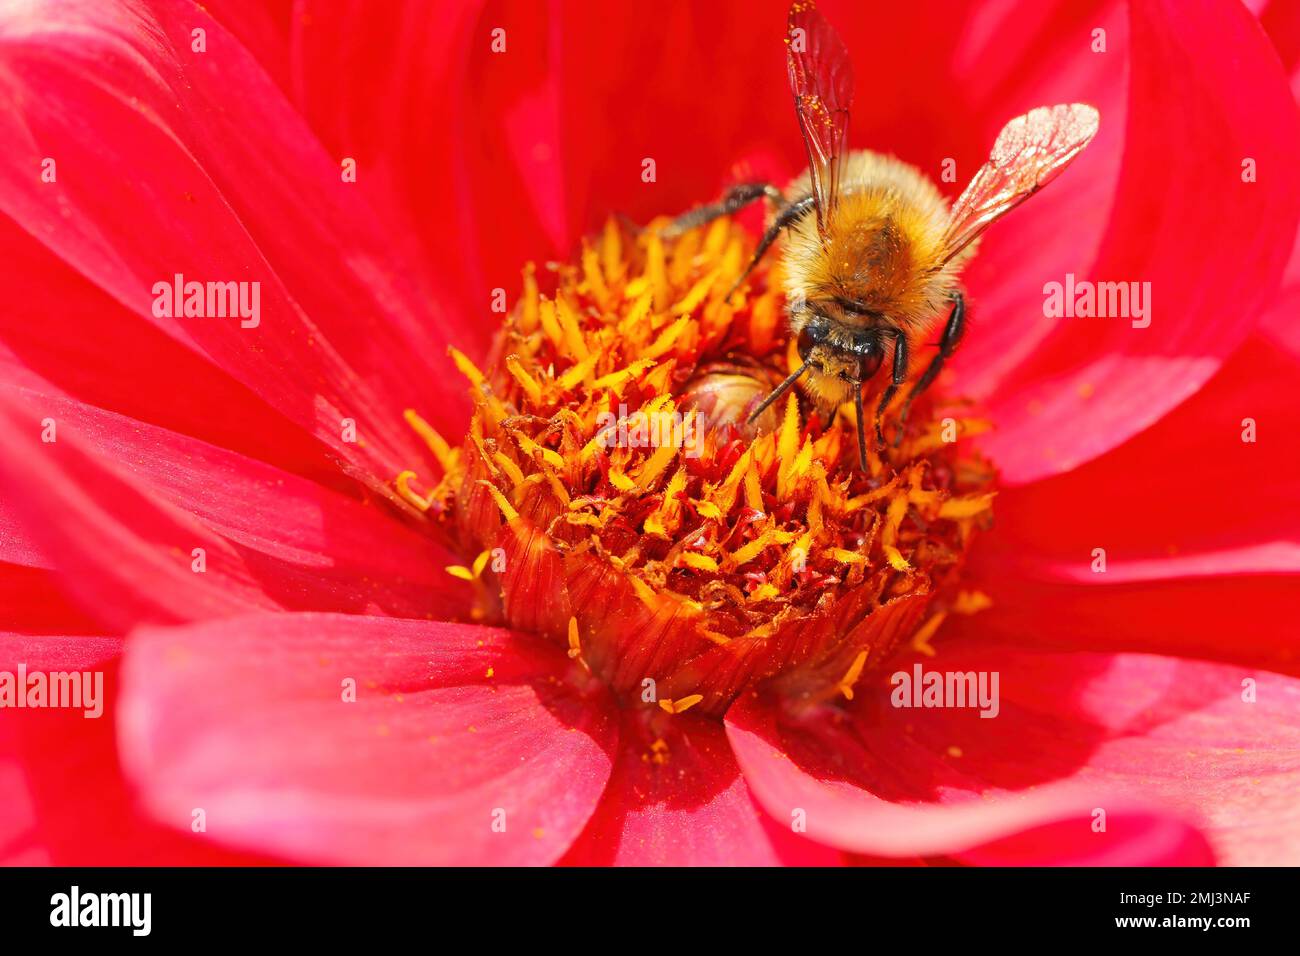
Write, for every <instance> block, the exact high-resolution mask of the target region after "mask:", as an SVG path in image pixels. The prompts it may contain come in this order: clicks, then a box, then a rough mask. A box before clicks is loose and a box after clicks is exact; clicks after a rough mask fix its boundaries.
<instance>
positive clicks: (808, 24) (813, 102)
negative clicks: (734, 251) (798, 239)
mask: <svg viewBox="0 0 1300 956" xmlns="http://www.w3.org/2000/svg"><path fill="white" fill-rule="evenodd" d="M785 43H786V63H787V66H788V68H789V72H790V92H792V93H793V94H794V108H795V113H796V115H797V116H798V118H799V132H800V133H802V134H803V144H804V146H805V147H806V148H807V150H808V168H809V171H810V175H811V176H812V190H813V199H814V201H815V202H816V204H817V229H818V231H819V232H820V234H821V237H822V241H823V242H825V241H826V229H827V225H828V224H829V223H830V219H831V216H832V215H833V214H834V212H835V206H836V203H837V201H838V197H839V188H840V174H841V171H842V170H843V167H844V158H845V156H846V154H847V152H848V150H847V147H846V145H845V144H846V140H847V135H848V131H849V107H850V105H851V104H852V102H853V63H852V62H851V61H850V60H849V51H848V49H847V48H846V47H845V46H844V41H843V40H841V39H840V35H839V34H838V33H836V32H835V28H834V27H832V26H831V25H830V23H828V22H827V21H826V18H825V17H823V16H822V15H821V14H820V13H819V12H818V11H817V7H816V4H814V3H813V2H812V0H795V2H794V3H792V4H791V5H790V18H789V28H788V30H787V31H786V37H785Z"/></svg>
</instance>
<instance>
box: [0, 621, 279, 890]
mask: <svg viewBox="0 0 1300 956" xmlns="http://www.w3.org/2000/svg"><path fill="white" fill-rule="evenodd" d="M121 646H122V641H121V640H120V639H119V638H90V637H30V636H27V635H23V634H10V633H3V634H0V670H4V671H8V672H10V673H15V672H16V668H17V665H18V664H19V663H23V664H26V665H27V668H28V673H33V672H35V671H46V672H50V671H79V670H86V671H92V672H94V671H101V672H103V675H104V678H103V680H104V683H103V691H104V697H105V705H104V712H103V715H102V716H100V717H98V718H86V717H85V716H83V713H84V708H83V709H82V710H77V709H54V708H43V709H21V710H18V709H15V710H8V709H7V710H6V711H5V718H4V720H0V807H3V808H4V811H3V812H2V813H0V865H27V866H32V865H48V864H54V865H56V866H122V865H131V866H178V865H199V866H204V865H206V866H224V865H245V866H247V865H250V864H257V863H265V862H269V860H268V859H267V858H265V857H258V856H251V855H247V854H235V853H230V852H227V851H225V850H222V849H220V848H219V847H213V846H212V845H211V844H209V843H204V842H201V841H199V840H191V839H186V838H185V837H183V836H181V835H180V834H178V833H176V832H175V831H174V830H171V829H169V828H167V827H163V826H161V825H160V824H158V823H156V822H154V821H152V820H150V819H148V818H147V817H145V816H144V815H143V814H142V813H141V810H140V807H139V805H138V804H137V802H136V800H135V796H134V794H133V793H132V792H131V791H130V789H129V788H128V787H127V785H126V781H125V780H124V779H123V777H122V773H121V769H120V767H119V766H118V759H117V747H116V744H115V742H114V739H113V725H114V719H113V716H114V713H115V707H114V705H115V703H116V695H117V673H118V671H117V658H118V654H119V652H120V650H121Z"/></svg>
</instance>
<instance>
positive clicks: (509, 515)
mask: <svg viewBox="0 0 1300 956" xmlns="http://www.w3.org/2000/svg"><path fill="white" fill-rule="evenodd" d="M479 484H480V485H482V486H483V487H485V488H487V490H488V493H489V494H491V495H492V499H493V500H494V501H495V502H496V503H497V508H499V509H500V510H501V517H503V518H505V519H506V521H514V520H515V519H516V518H518V517H519V512H518V511H516V510H515V508H514V505H512V504H511V503H510V502H508V501H506V496H505V495H503V494H502V493H501V491H500V490H499V489H498V488H497V486H496V485H494V484H492V482H490V481H479Z"/></svg>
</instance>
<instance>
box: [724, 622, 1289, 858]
mask: <svg viewBox="0 0 1300 956" xmlns="http://www.w3.org/2000/svg"><path fill="white" fill-rule="evenodd" d="M920 662H921V663H922V665H923V667H924V668H925V669H926V670H927V671H928V670H941V671H957V672H961V671H971V670H974V671H981V670H986V671H996V672H997V673H998V674H999V684H1000V710H999V712H998V715H997V716H996V717H994V718H993V719H984V718H981V717H979V715H978V713H977V711H976V710H974V709H968V708H938V709H917V708H895V707H893V706H891V704H890V693H891V691H892V690H893V689H894V688H893V687H892V686H891V685H890V684H889V682H888V677H887V675H883V674H882V675H878V676H877V677H876V678H875V679H874V680H873V681H872V682H870V683H869V684H867V685H866V686H862V687H860V688H859V690H860V692H859V694H858V695H857V697H856V698H855V701H854V704H853V706H852V708H851V711H852V717H853V719H852V720H851V721H847V722H844V723H843V724H841V725H836V724H835V723H834V722H833V721H830V720H827V719H826V718H824V717H818V718H815V719H812V720H810V721H808V722H806V723H805V724H803V725H802V726H800V725H796V724H794V723H793V721H787V722H786V723H784V724H783V723H780V722H779V718H778V717H777V715H776V714H775V712H773V711H771V710H770V708H769V709H766V710H765V709H764V708H762V707H761V706H759V705H757V704H755V705H748V706H747V707H746V708H745V709H742V710H741V711H739V714H738V716H737V717H736V718H734V719H733V718H732V717H731V715H729V717H728V720H729V724H734V725H735V727H736V728H737V729H738V730H739V731H740V732H742V733H743V734H747V735H749V736H748V737H747V739H746V741H745V743H742V742H741V741H739V740H737V733H736V732H735V731H733V732H732V740H733V746H734V747H735V749H736V753H737V758H738V759H739V761H740V764H741V767H742V769H743V770H744V772H745V775H746V778H747V779H748V780H749V781H750V784H751V786H753V787H754V791H755V794H756V795H757V796H758V798H759V799H760V801H761V802H762V803H763V805H764V806H765V807H766V808H767V809H768V810H769V812H773V813H774V814H775V812H776V809H775V806H786V805H789V801H791V800H796V799H806V800H814V799H815V800H816V801H818V802H817V803H816V806H817V807H818V808H819V812H821V811H824V812H826V813H828V814H831V813H832V811H834V812H835V814H836V815H833V816H828V817H827V819H826V820H819V822H818V826H820V827H828V828H831V829H832V830H833V831H834V832H835V833H836V834H837V835H838V836H839V838H840V839H842V840H852V841H854V846H853V848H854V849H868V850H869V849H872V848H875V849H877V850H878V849H879V848H881V847H883V846H891V847H894V850H893V852H908V851H911V852H915V851H916V850H917V848H918V847H926V848H928V849H929V851H931V852H945V849H944V847H945V844H947V846H946V852H954V851H964V850H968V849H970V848H971V847H973V846H975V845H978V844H981V843H986V842H989V841H990V840H992V839H995V838H996V839H1001V838H1003V837H1005V836H1008V835H1010V834H1012V833H1014V832H1016V831H1019V830H1021V829H1026V830H1027V829H1031V828H1034V827H1037V826H1042V825H1045V824H1053V825H1054V826H1060V825H1062V823H1063V821H1068V820H1070V819H1071V818H1072V819H1073V820H1074V825H1075V826H1076V830H1075V831H1073V832H1072V833H1066V834H1064V835H1065V836H1066V837H1068V838H1067V839H1066V840H1065V841H1064V844H1063V846H1064V847H1065V848H1066V849H1067V850H1068V852H1069V854H1070V855H1072V856H1090V857H1096V858H1097V859H1102V858H1106V857H1110V856H1112V855H1113V854H1114V853H1118V852H1119V850H1112V849H1108V848H1107V849H1103V847H1105V844H1106V842H1107V840H1108V839H1109V838H1110V837H1120V838H1123V837H1125V836H1127V835H1132V833H1129V834H1126V833H1125V832H1123V829H1124V828H1123V827H1120V826H1116V827H1110V826H1108V828H1107V831H1106V833H1105V834H1101V833H1097V834H1092V833H1091V831H1090V828H1089V825H1090V823H1091V818H1092V813H1093V810H1094V809H1095V808H1102V809H1105V810H1106V812H1107V816H1108V820H1109V821H1114V820H1115V818H1116V817H1119V818H1121V819H1122V820H1124V821H1126V822H1127V824H1128V825H1132V826H1134V827H1138V830H1139V831H1140V832H1142V833H1143V834H1144V836H1143V837H1142V839H1143V840H1144V841H1145V840H1147V839H1148V838H1151V839H1154V837H1153V836H1152V834H1151V833H1150V832H1148V831H1149V828H1150V826H1152V825H1154V824H1155V823H1156V822H1157V820H1156V817H1155V816H1153V815H1152V808H1159V810H1160V815H1161V816H1172V817H1173V818H1175V819H1176V820H1177V819H1181V820H1184V821H1187V822H1190V823H1193V824H1195V825H1196V826H1197V827H1198V828H1200V829H1202V830H1203V831H1204V832H1205V833H1206V834H1207V836H1208V837H1209V839H1210V841H1211V843H1212V845H1213V846H1214V849H1215V853H1216V855H1217V856H1220V857H1221V858H1223V859H1225V860H1227V861H1228V862H1274V863H1282V862H1288V861H1290V862H1294V860H1295V859H1296V858H1297V852H1300V807H1297V806H1296V805H1295V804H1294V802H1293V801H1288V800H1287V799H1286V798H1285V796H1284V795H1285V794H1286V793H1288V792H1289V790H1291V789H1293V788H1294V787H1295V786H1296V783H1297V776H1298V775H1300V747H1298V746H1297V740H1298V739H1300V726H1298V725H1297V723H1296V719H1295V716H1296V714H1297V713H1300V710H1297V709H1296V706H1295V705H1296V702H1297V700H1298V699H1300V697H1297V695H1300V683H1298V682H1297V681H1296V680H1295V679H1292V678H1285V677H1281V676H1279V675H1276V674H1269V673H1267V672H1262V671H1246V670H1243V669H1241V668H1237V667H1231V666H1225V665H1218V664H1212V663H1206V662H1201V661H1189V660H1181V659H1176V658H1164V657H1156V656H1148V655H1138V654H1120V655H1105V654H1091V653H1058V652H1047V651H1032V650H1028V649H1026V648H1016V647H1014V646H1011V645H1006V644H998V643H994V642H992V641H982V642H981V641H974V640H970V641H962V642H960V643H953V644H949V643H944V644H942V645H941V646H940V653H939V656H938V657H936V658H934V659H928V658H926V659H920ZM914 663H915V659H909V658H903V659H900V660H899V661H898V662H897V669H898V670H902V671H906V672H908V673H911V671H912V667H913V664H914ZM1246 678H1250V679H1251V680H1252V681H1254V685H1253V686H1254V691H1255V694H1256V696H1257V700H1256V702H1254V703H1247V702H1245V701H1244V700H1243V693H1244V691H1243V686H1244V685H1243V680H1245V679H1246ZM756 735H757V736H756ZM774 735H775V736H774ZM777 746H779V747H780V749H781V750H783V751H784V752H785V753H787V754H789V757H790V759H789V760H785V761H780V760H775V759H773V758H771V757H770V756H768V755H769V754H770V753H771V752H772V750H773V748H774V747H777ZM760 758H762V759H760ZM751 769H753V770H754V773H751ZM760 773H761V774H763V775H764V776H763V777H762V778H759V777H756V774H760ZM801 787H802V788H804V789H805V790H806V793H805V792H804V790H801V789H800V788H801ZM778 799H779V800H780V801H781V803H775V801H777V800H778ZM1135 801H1137V802H1136V803H1135ZM1143 804H1145V809H1144V807H1143ZM850 811H851V812H850ZM808 813H809V833H810V834H811V835H812V836H814V838H817V837H818V833H817V831H815V830H814V826H813V823H814V812H813V809H812V808H811V807H809V809H808ZM886 824H889V828H888V832H886V831H885V830H884V829H882V828H883V827H885V826H886ZM1139 824H1140V827H1139ZM1161 826H1163V824H1161ZM1078 827H1082V828H1084V832H1085V833H1086V834H1087V835H1088V836H1096V838H1097V840H1096V848H1097V849H1096V850H1095V852H1093V853H1086V852H1085V849H1086V846H1087V844H1086V843H1084V842H1083V840H1084V839H1086V838H1085V837H1084V836H1083V835H1082V834H1080V833H1079V832H1078V830H1077V828H1078ZM999 830H1001V832H999ZM1174 833H1175V831H1174V830H1169V831H1167V834H1166V835H1167V836H1168V835H1172V834H1174ZM1057 835H1058V836H1060V835H1061V834H1060V833H1059V831H1058V834H1057ZM1193 842H1195V841H1193ZM840 845H844V844H843V843H841V844H840ZM1160 845H1165V846H1168V845H1179V846H1182V845H1184V844H1183V842H1182V840H1181V839H1171V840H1166V841H1164V842H1162V843H1161V844H1160ZM1004 849H1006V848H1005V847H1004ZM1159 858H1160V861H1161V862H1169V860H1168V859H1167V858H1165V857H1164V856H1160V857H1159Z"/></svg>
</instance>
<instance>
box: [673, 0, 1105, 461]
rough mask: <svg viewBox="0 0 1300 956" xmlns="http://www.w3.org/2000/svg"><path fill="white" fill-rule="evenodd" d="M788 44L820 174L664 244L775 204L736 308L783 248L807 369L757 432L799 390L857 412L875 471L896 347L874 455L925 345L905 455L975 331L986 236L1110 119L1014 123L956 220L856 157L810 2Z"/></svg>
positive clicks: (824, 32) (841, 91)
mask: <svg viewBox="0 0 1300 956" xmlns="http://www.w3.org/2000/svg"><path fill="white" fill-rule="evenodd" d="M785 43H786V63H787V68H788V73H789V78H790V90H791V92H792V93H793V94H794V106H795V116H796V118H797V119H798V122H799V131H800V133H801V134H802V136H803V143H804V147H805V148H806V150H807V153H808V169H807V170H805V171H804V172H803V174H802V175H800V176H798V177H797V178H796V179H795V180H794V181H793V182H792V183H791V184H790V185H789V186H788V187H787V188H786V190H785V191H784V192H783V191H781V190H779V189H777V188H776V187H775V186H772V185H771V184H769V183H741V184H738V185H735V186H733V187H731V189H729V190H728V191H727V193H726V194H725V195H724V197H723V198H722V200H721V201H720V202H718V203H715V204H713V205H709V206H703V207H700V208H697V209H694V210H691V211H690V212H687V213H685V214H684V215H682V216H679V217H678V218H677V219H676V220H674V221H673V222H672V223H671V224H669V225H668V226H667V227H666V229H665V234H667V235H670V236H671V235H679V234H681V233H682V232H685V231H686V230H688V229H693V228H695V227H697V226H700V225H703V224H704V223H707V222H709V221H711V220H713V219H716V218H717V217H719V216H723V215H731V214H732V213H735V212H736V211H738V210H739V209H741V208H743V207H745V206H747V205H749V204H750V203H752V202H755V201H758V200H760V199H766V200H767V201H768V202H769V203H770V205H771V213H770V215H769V218H768V224H767V229H766V231H765V232H764V234H763V236H762V238H761V239H760V240H759V242H758V246H757V247H756V249H755V251H754V254H753V257H752V258H751V260H750V262H749V264H748V267H747V268H746V269H745V271H744V273H743V274H742V275H741V276H740V278H739V279H738V280H737V281H736V283H735V285H733V286H732V289H731V291H730V293H728V298H730V296H731V294H734V292H735V291H736V289H737V288H739V286H740V285H741V283H743V282H744V280H745V279H746V278H748V276H749V274H750V273H751V272H752V271H753V269H754V267H755V266H757V265H758V264H759V262H760V261H761V260H762V258H763V256H764V254H765V253H766V252H767V251H768V249H769V248H770V247H771V246H772V244H773V243H774V242H776V240H777V239H778V238H779V237H781V236H782V235H783V234H784V241H783V243H782V254H783V264H784V275H785V293H786V314H787V317H788V320H789V327H790V332H791V334H792V335H793V336H795V337H796V340H797V349H798V352H799V356H800V359H801V360H802V363H803V364H802V365H800V367H799V368H797V369H796V370H795V371H794V372H792V373H791V374H790V376H789V377H788V378H786V379H785V380H784V381H783V382H781V384H780V385H778V386H777V387H776V388H775V389H774V390H773V391H772V392H771V393H770V394H769V395H768V396H767V397H766V398H765V399H763V401H762V403H761V404H759V405H758V407H757V408H755V409H754V411H753V413H752V414H750V416H749V418H748V422H749V423H750V424H752V423H753V422H754V421H755V420H756V419H757V418H758V416H759V415H761V414H762V413H763V412H764V411H765V410H766V409H767V407H768V406H769V405H771V404H772V403H773V402H774V401H776V400H777V399H778V398H780V397H781V396H782V395H783V394H785V392H786V391H788V390H789V389H790V388H791V387H793V386H794V385H795V383H796V382H799V383H800V384H801V385H802V386H803V387H804V389H805V390H806V391H807V392H809V393H810V394H811V396H812V398H813V399H814V400H815V401H816V403H817V404H818V405H820V406H821V407H822V408H824V409H826V410H827V411H833V410H834V409H837V408H839V407H840V406H841V405H843V404H844V403H845V402H847V401H848V400H849V399H850V398H852V400H853V403H854V408H855V411H856V418H857V433H858V461H859V464H860V465H861V467H862V468H863V469H864V470H865V469H866V467H867V454H866V436H865V427H864V424H863V422H864V416H863V411H862V403H863V388H864V386H866V385H867V383H868V382H869V381H870V380H871V379H872V378H873V377H874V376H875V375H876V373H877V372H878V371H879V370H880V367H881V366H882V365H883V364H885V360H886V357H887V355H889V352H890V349H891V347H892V356H890V357H889V370H890V371H889V375H888V380H887V381H886V382H885V384H884V387H883V389H882V390H881V392H880V397H879V400H878V402H877V405H876V412H875V432H876V442H877V445H878V446H879V447H881V448H883V447H884V445H885V439H884V434H883V431H882V425H881V420H882V418H883V416H884V413H885V410H886V409H887V408H888V407H889V404H890V402H891V401H892V400H893V398H894V395H895V393H896V392H897V391H898V389H899V388H900V386H902V385H903V384H905V383H906V381H907V379H908V376H909V372H910V370H911V367H912V361H913V355H914V353H915V352H917V351H918V350H919V347H920V345H919V344H920V343H922V342H924V341H926V340H927V339H928V338H929V337H930V336H932V335H933V334H934V333H935V331H936V330H940V331H939V335H938V352H937V353H936V354H935V355H934V357H933V358H932V359H931V360H930V362H929V364H928V365H927V366H926V368H925V371H924V372H922V373H921V375H920V377H919V378H918V379H917V380H916V382H915V384H914V385H913V386H912V388H911V389H910V391H909V392H908V394H907V396H906V398H905V400H904V404H903V407H902V409H901V411H900V415H899V424H898V435H897V437H896V438H895V444H897V443H898V439H899V438H901V436H902V434H903V428H904V425H905V423H906V420H907V414H908V410H909V409H910V408H911V405H912V402H913V400H914V399H915V398H916V397H917V396H918V395H919V394H920V393H921V392H923V391H925V389H926V388H927V387H929V385H930V384H931V383H932V382H933V381H934V379H935V378H936V377H937V376H938V374H939V372H940V370H941V369H942V368H943V365H944V362H945V361H946V360H947V359H948V358H950V357H951V356H952V354H953V352H954V351H955V350H956V348H957V345H958V343H959V342H960V341H961V338H962V334H963V332H964V331H965V327H966V303H965V299H964V297H963V294H962V291H961V288H960V284H959V281H958V280H959V277H960V274H961V271H962V268H963V266H965V264H966V263H967V262H968V261H969V260H970V258H971V256H972V255H973V254H974V253H975V249H976V246H977V244H978V239H979V237H980V235H981V234H982V233H983V232H984V230H985V229H987V228H988V227H989V225H990V224H991V223H993V222H994V221H995V220H997V219H999V218H1001V217H1002V216H1004V215H1005V214H1006V213H1008V212H1009V211H1011V210H1012V209H1014V208H1015V207H1016V206H1018V205H1020V204H1021V203H1022V202H1024V201H1025V200H1026V199H1028V198H1029V197H1030V196H1032V195H1033V194H1034V193H1036V192H1038V190H1040V189H1042V188H1043V187H1044V186H1046V185H1047V184H1048V183H1049V182H1050V181H1051V180H1052V179H1054V178H1055V177H1056V176H1057V175H1058V174H1059V173H1060V172H1061V171H1062V170H1063V169H1064V168H1065V167H1066V166H1067V165H1069V163H1070V162H1071V161H1072V160H1074V158H1075V157H1076V156H1078V155H1079V154H1080V153H1081V152H1082V151H1083V149H1084V147H1086V146H1087V145H1088V143H1089V142H1090V141H1091V140H1092V138H1093V136H1095V135H1096V132H1097V127H1098V122H1099V119H1100V117H1099V115H1098V113H1097V110H1096V109H1094V108H1093V107H1091V106H1087V105H1085V104H1081V103H1071V104H1067V105H1060V106H1051V107H1039V108H1037V109H1033V110H1030V111H1029V112H1028V113H1026V114H1025V115H1024V116H1018V117H1016V118H1015V119H1013V120H1011V121H1010V122H1009V123H1007V124H1006V126H1005V127H1004V128H1003V129H1002V132H1001V133H1000V134H999V135H998V137H997V140H996V141H995V142H994V144H993V150H992V153H991V154H990V156H989V159H988V162H986V163H985V164H984V165H983V166H982V167H980V169H979V171H978V172H976V174H975V176H974V178H973V179H972V180H971V181H970V184H969V185H968V186H967V187H966V189H965V191H963V192H962V193H961V195H960V196H959V197H958V199H957V201H956V202H955V203H954V204H953V205H952V207H951V208H949V206H948V203H947V201H946V200H945V199H944V197H943V195H942V194H941V193H940V192H939V189H938V187H937V186H936V185H935V183H934V181H933V180H932V179H930V178H929V177H927V176H926V175H925V174H924V173H922V172H921V171H920V170H919V169H917V168H916V167H915V166H912V165H909V164H908V163H905V162H903V161H901V160H899V159H896V158H894V157H893V156H886V155H882V154H880V153H876V152H872V151H870V150H858V151H854V152H849V151H848V150H847V149H846V146H845V140H846V137H847V133H848V127H849V109H850V106H851V104H852V99H853V66H852V62H851V60H850V58H849V54H848V50H847V49H846V48H845V46H844V41H843V40H842V39H841V38H840V36H839V34H838V33H836V31H835V29H834V27H832V26H831V25H830V23H829V22H828V21H827V20H826V19H825V17H823V16H822V15H821V13H820V12H818V10H817V9H816V6H815V4H814V3H812V2H810V0H796V2H795V3H793V4H792V5H791V7H790V14H789V29H788V31H787V33H786V37H785ZM801 380H802V381H801Z"/></svg>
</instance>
